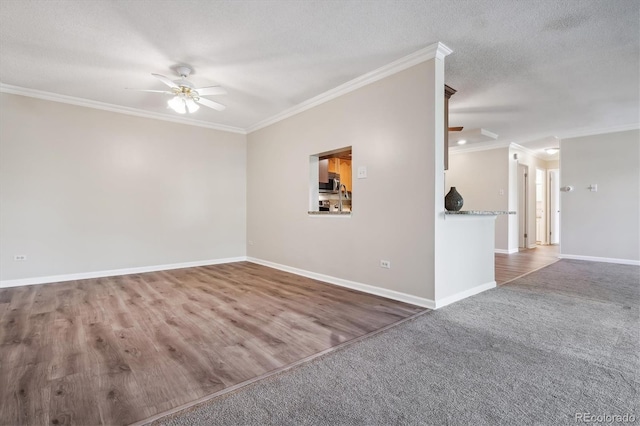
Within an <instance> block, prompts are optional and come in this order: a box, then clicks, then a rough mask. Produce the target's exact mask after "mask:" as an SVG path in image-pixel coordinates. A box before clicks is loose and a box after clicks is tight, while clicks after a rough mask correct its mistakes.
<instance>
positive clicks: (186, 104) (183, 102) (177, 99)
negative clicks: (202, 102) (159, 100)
mask: <svg viewBox="0 0 640 426" xmlns="http://www.w3.org/2000/svg"><path fill="white" fill-rule="evenodd" d="M167 105H169V108H171V109H172V110H174V111H175V112H177V113H178V114H186V112H187V111H189V113H193V112H196V111H197V110H198V109H199V108H200V107H199V106H198V104H197V103H195V101H194V100H193V99H192V98H190V97H187V96H185V95H184V94H182V93H181V94H179V95H176V96H174V97H173V98H171V99H169V101H168V102H167Z"/></svg>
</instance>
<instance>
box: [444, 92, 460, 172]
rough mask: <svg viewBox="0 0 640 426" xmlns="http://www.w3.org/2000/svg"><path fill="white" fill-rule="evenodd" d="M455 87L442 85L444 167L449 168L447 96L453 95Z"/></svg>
mask: <svg viewBox="0 0 640 426" xmlns="http://www.w3.org/2000/svg"><path fill="white" fill-rule="evenodd" d="M456 92H457V90H456V89H454V88H452V87H449V86H447V85H446V84H445V85H444V169H445V170H449V98H451V96H453V95H455V93H456Z"/></svg>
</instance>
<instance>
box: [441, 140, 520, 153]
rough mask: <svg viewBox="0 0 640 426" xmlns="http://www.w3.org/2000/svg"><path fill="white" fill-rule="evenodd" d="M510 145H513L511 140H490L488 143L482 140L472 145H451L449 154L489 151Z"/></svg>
mask: <svg viewBox="0 0 640 426" xmlns="http://www.w3.org/2000/svg"><path fill="white" fill-rule="evenodd" d="M473 145H479V146H473ZM510 145H511V143H510V142H506V141H499V142H498V141H495V142H488V143H482V142H481V143H478V144H471V145H468V144H467V145H457V146H450V147H449V154H461V153H463V152H477V151H489V150H491V149H499V148H509V146H510Z"/></svg>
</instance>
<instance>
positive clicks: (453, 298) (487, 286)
mask: <svg viewBox="0 0 640 426" xmlns="http://www.w3.org/2000/svg"><path fill="white" fill-rule="evenodd" d="M495 287H496V282H495V281H491V282H488V283H484V284H480V285H478V286H475V287H473V288H470V289H469V290H465V291H461V292H459V293H456V294H454V295H452V296H449V297H445V298H444V299H436V307H435V308H436V309H440V308H442V307H444V306H447V305H450V304H452V303H454V302H457V301H459V300H462V299H466V298H467V297H470V296H473V295H475V294H478V293H482V292H483V291H486V290H490V289H492V288H495Z"/></svg>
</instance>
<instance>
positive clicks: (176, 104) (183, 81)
mask: <svg viewBox="0 0 640 426" xmlns="http://www.w3.org/2000/svg"><path fill="white" fill-rule="evenodd" d="M176 71H177V72H178V74H179V75H180V79H179V80H171V79H169V78H167V77H165V76H163V75H160V74H151V75H152V76H154V77H155V78H157V79H158V80H160V81H161V82H163V83H164V84H166V85H167V86H169V88H170V90H143V89H134V90H138V91H140V92H152V93H163V94H166V95H172V98H171V99H169V101H168V102H167V104H168V106H169V108H171V109H172V110H174V111H175V112H177V113H178V114H185V113H186V112H187V111H188V112H189V113H192V112H196V111H197V110H198V109H199V108H200V107H199V106H198V104H200V105H204V106H206V107H209V108H213V109H215V110H217V111H222V110H224V109H225V108H226V106H224V105H222V104H221V103H218V102H214V101H212V100H209V99H205V98H203V97H202V96H211V95H224V94H226V93H227V91H226V90H225V89H224V88H222V87H220V86H210V87H201V88H196V87H194V85H193V84H192V83H191V82H189V81H188V80H187V77H189V74H191V71H192V69H191V68H189V67H186V66H179V67H178V68H177V69H176Z"/></svg>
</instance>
